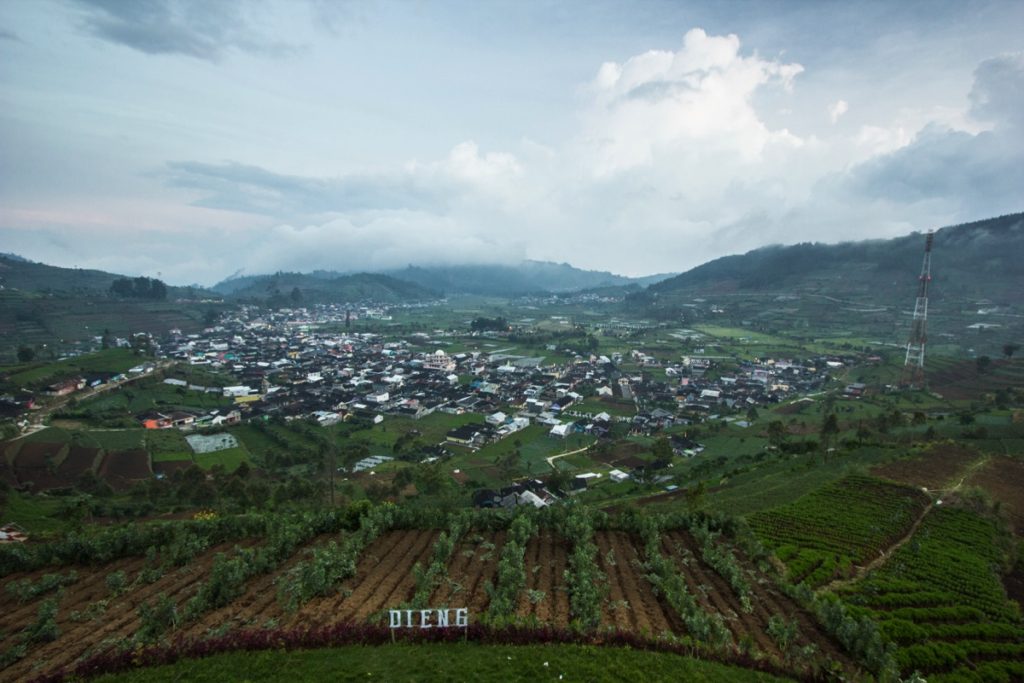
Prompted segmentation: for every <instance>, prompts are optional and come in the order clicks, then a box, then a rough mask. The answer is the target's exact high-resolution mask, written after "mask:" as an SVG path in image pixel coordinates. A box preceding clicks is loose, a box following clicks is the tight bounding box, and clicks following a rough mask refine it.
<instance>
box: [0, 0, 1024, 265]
mask: <svg viewBox="0 0 1024 683" xmlns="http://www.w3.org/2000/svg"><path fill="white" fill-rule="evenodd" d="M1022 28H1024V2H1021V1H1019V0H1018V1H1012V2H971V1H969V0H967V1H965V0H957V1H955V2H942V1H940V0H928V1H927V2H912V1H900V2H878V3H871V2H861V1H858V2H846V1H844V2H809V1H808V2H779V3H772V2H753V1H752V0H749V1H744V2H722V1H716V2H700V3H689V2H634V1H629V2H625V1H624V2H586V3H583V2H570V1H568V0H556V1H552V2H542V1H540V0H538V1H530V0H513V1H511V2H507V3H506V2H500V1H498V0H486V1H485V2H480V1H479V0H472V1H470V2H465V3H456V2H372V1H370V2H342V1H333V0H283V1H280V2H275V1H272V0H266V1H260V0H252V1H246V2H233V1H229V0H64V1H49V0H0V252H15V253H18V254H21V255H23V256H25V257H27V258H30V259H33V260H38V261H43V262H47V263H52V264H56V265H63V266H79V267H83V268H85V267H92V268H102V269H105V270H111V271H115V272H120V273H127V274H133V275H134V274H143V275H148V276H154V277H155V276H158V275H159V276H161V277H163V278H164V279H165V280H167V281H168V282H171V283H173V284H185V283H192V282H198V283H201V284H212V283H214V282H217V281H218V280H220V279H222V278H224V277H226V276H228V275H230V274H232V273H234V272H237V271H242V272H245V273H264V272H272V271H275V270H282V269H283V270H301V271H309V270H313V269H317V268H324V269H337V270H364V269H379V268H388V267H402V266H404V265H406V264H408V263H417V264H430V263H462V262H475V263H481V262H483V263H489V262H514V261H518V260H520V259H523V258H531V259H539V260H552V261H559V262H562V261H566V262H569V263H572V264H573V265H576V266H580V267H585V268H593V269H602V270H611V271H613V272H617V273H622V274H626V275H640V274H648V273H655V272H667V271H683V270H686V269H688V268H691V267H693V266H695V265H699V264H700V263H702V262H704V261H706V260H708V259H711V258H714V257H717V256H722V255H725V254H730V253H737V252H743V251H746V250H748V249H751V248H754V247H757V246H761V245H765V244H771V243H793V242H799V241H826V242H837V241H845V240H854V239H863V238H869V237H888V236H895V235H900V234H906V233H908V232H910V231H912V230H922V229H927V228H931V227H939V226H942V225H948V224H952V223H958V222H964V221H967V220H973V219H979V218H985V217H989V216H995V215H1000V214H1004V213H1010V212H1015V211H1021V210H1024V52H1022V51H1024V37H1022V36H1024V31H1022Z"/></svg>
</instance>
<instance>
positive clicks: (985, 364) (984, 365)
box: [974, 356, 992, 375]
mask: <svg viewBox="0 0 1024 683" xmlns="http://www.w3.org/2000/svg"><path fill="white" fill-rule="evenodd" d="M974 364H975V366H977V368H978V374H979V375H983V374H985V373H986V372H988V369H989V368H990V367H991V366H992V359H991V358H989V357H988V356H978V358H977V359H976V360H975V361H974Z"/></svg>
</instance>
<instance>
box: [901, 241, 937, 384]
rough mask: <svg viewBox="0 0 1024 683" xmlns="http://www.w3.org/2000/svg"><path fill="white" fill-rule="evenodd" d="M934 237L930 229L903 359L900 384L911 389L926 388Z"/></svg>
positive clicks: (925, 243) (925, 244)
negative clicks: (929, 299)
mask: <svg viewBox="0 0 1024 683" xmlns="http://www.w3.org/2000/svg"><path fill="white" fill-rule="evenodd" d="M934 238H935V234H934V233H933V232H932V231H931V230H929V231H928V235H927V236H926V237H925V241H924V261H923V263H922V264H921V275H920V276H919V277H918V284H917V299H916V300H915V302H914V320H913V321H912V322H911V323H910V337H909V339H908V340H907V354H906V357H905V358H904V360H903V374H902V376H901V378H900V386H903V387H907V388H911V389H922V388H924V347H925V344H926V343H927V342H928V283H929V282H931V279H932V240H933V239H934Z"/></svg>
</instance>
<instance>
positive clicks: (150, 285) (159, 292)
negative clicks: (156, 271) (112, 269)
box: [110, 277, 167, 301]
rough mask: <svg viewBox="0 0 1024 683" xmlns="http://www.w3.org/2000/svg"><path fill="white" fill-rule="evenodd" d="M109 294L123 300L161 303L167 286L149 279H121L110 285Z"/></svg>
mask: <svg viewBox="0 0 1024 683" xmlns="http://www.w3.org/2000/svg"><path fill="white" fill-rule="evenodd" d="M110 294H111V296H116V297H121V298H124V299H148V300H150V301H163V300H165V299H166V298H167V285H165V284H164V283H163V282H161V281H160V280H157V279H155V278H150V277H134V278H128V277H122V278H118V279H116V280H114V282H113V284H111V285H110Z"/></svg>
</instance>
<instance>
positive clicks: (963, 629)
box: [843, 508, 1024, 680]
mask: <svg viewBox="0 0 1024 683" xmlns="http://www.w3.org/2000/svg"><path fill="white" fill-rule="evenodd" d="M1005 544H1006V535H1005V534H1004V533H1003V532H1002V531H1001V529H1000V525H999V523H998V521H996V520H990V519H987V518H984V517H981V516H979V515H977V514H975V513H973V512H970V511H968V510H963V509H956V508H941V509H940V508H937V509H935V510H934V511H933V512H932V513H931V514H930V515H928V517H927V518H925V520H924V522H923V523H922V524H921V526H920V527H919V528H918V530H917V532H916V533H915V535H914V538H913V539H911V541H910V542H908V543H906V544H905V545H903V546H902V547H901V548H900V549H899V550H898V551H897V552H896V553H894V555H893V557H892V558H890V560H889V561H888V562H887V563H886V564H885V565H883V566H882V567H880V568H879V569H878V570H876V571H874V572H872V574H871V575H869V576H868V577H867V578H865V579H864V580H862V581H860V582H858V583H857V584H855V585H854V586H852V587H850V588H849V589H847V590H845V591H843V597H844V599H846V600H847V601H848V602H849V603H850V604H851V605H853V607H852V609H853V610H854V611H855V612H856V613H858V614H862V615H864V616H867V617H870V618H872V619H874V620H876V621H878V622H879V623H880V625H881V628H882V631H883V633H885V635H886V636H887V637H888V638H889V639H891V640H892V641H893V642H895V643H897V644H898V645H899V646H900V649H899V651H898V652H897V655H896V657H897V661H898V664H899V667H900V669H901V670H903V671H904V672H911V671H915V670H918V671H921V672H926V673H929V674H954V673H955V672H957V671H959V670H963V671H967V670H969V669H971V668H973V667H978V666H980V665H983V664H984V665H986V666H987V667H988V668H989V669H990V670H992V671H995V670H997V669H999V667H1000V666H1003V665H1004V664H1005V665H1006V666H1009V667H1010V668H1011V669H1012V668H1013V666H1015V664H1016V663H1017V662H1019V661H1021V660H1022V659H1024V646H1022V645H1021V643H1024V625H1022V624H1021V615H1020V610H1019V607H1018V606H1017V605H1016V604H1015V603H1012V602H1010V601H1009V600H1007V598H1006V595H1005V593H1004V591H1003V587H1002V584H1001V583H1000V580H999V578H998V572H999V567H1000V563H1001V560H1002V557H1001V553H1002V552H1005V548H1006V545H1005ZM931 678H932V677H931V676H929V680H931ZM955 678H956V676H954V679H955ZM1011 678H1012V677H1011ZM1003 679H1006V677H1005V676H1004V677H1003ZM992 680H1000V678H994V679H992Z"/></svg>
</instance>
